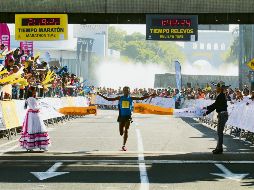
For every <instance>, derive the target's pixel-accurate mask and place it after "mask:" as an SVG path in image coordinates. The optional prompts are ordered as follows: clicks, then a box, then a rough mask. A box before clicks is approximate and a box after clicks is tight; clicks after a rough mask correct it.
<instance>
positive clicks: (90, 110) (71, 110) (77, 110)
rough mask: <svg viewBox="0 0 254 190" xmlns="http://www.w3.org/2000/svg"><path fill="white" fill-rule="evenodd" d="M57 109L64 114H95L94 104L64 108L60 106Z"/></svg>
mask: <svg viewBox="0 0 254 190" xmlns="http://www.w3.org/2000/svg"><path fill="white" fill-rule="evenodd" d="M58 111H59V112H60V113H61V114H64V115H89V114H94V115H97V107H96V106H89V107H64V108H60V109H59V110H58Z"/></svg>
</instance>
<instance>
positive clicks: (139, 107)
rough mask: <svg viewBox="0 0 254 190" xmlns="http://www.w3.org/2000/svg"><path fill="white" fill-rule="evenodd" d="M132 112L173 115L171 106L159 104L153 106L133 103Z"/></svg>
mask: <svg viewBox="0 0 254 190" xmlns="http://www.w3.org/2000/svg"><path fill="white" fill-rule="evenodd" d="M134 113H141V114H156V115H173V114H174V109H173V108H162V107H159V106H154V105H150V104H143V103H135V104H134Z"/></svg>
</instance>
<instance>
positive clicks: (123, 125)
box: [97, 86, 155, 151]
mask: <svg viewBox="0 0 254 190" xmlns="http://www.w3.org/2000/svg"><path fill="white" fill-rule="evenodd" d="M97 94H98V95H99V96H101V97H102V98H104V99H105V100H107V101H116V100H118V109H119V116H118V118H117V121H118V122H119V133H120V135H121V136H123V146H122V150H123V151H127V148H126V146H125V145H126V142H127V139H128V129H129V127H130V123H131V122H132V118H131V114H132V108H133V100H145V99H147V98H150V97H155V94H151V95H148V96H143V97H131V96H130V88H129V87H127V86H125V87H124V88H123V94H124V95H123V96H117V97H115V98H108V97H105V96H103V95H102V94H100V93H97Z"/></svg>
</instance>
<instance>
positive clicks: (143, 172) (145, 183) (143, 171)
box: [136, 128, 149, 190]
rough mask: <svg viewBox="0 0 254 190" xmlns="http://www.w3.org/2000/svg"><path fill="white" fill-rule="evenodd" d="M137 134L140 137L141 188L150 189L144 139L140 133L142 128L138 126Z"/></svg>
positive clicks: (142, 189)
mask: <svg viewBox="0 0 254 190" xmlns="http://www.w3.org/2000/svg"><path fill="white" fill-rule="evenodd" d="M136 134H137V139H138V151H139V154H138V162H139V163H138V164H139V173H140V182H141V185H140V190H148V189H149V179H148V176H147V171H146V164H145V158H144V153H143V152H144V147H143V141H142V136H141V134H140V130H139V129H137V128H136Z"/></svg>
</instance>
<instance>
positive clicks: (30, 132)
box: [19, 87, 50, 151]
mask: <svg viewBox="0 0 254 190" xmlns="http://www.w3.org/2000/svg"><path fill="white" fill-rule="evenodd" d="M35 96H36V88H35V87H30V89H29V90H28V94H27V100H26V104H25V108H27V106H28V107H29V109H28V110H27V113H26V116H25V120H24V122H23V126H22V134H21V138H20V140H19V142H20V146H21V147H22V148H23V149H26V150H27V151H33V150H34V149H37V148H38V149H40V150H43V151H47V150H48V145H49V144H50V142H49V136H48V132H47V130H46V126H45V124H44V122H43V120H42V119H41V117H40V114H39V112H40V110H39V104H38V102H37V101H36V99H35Z"/></svg>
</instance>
